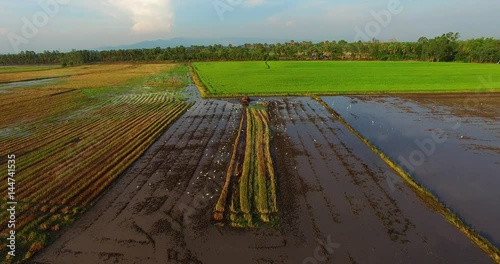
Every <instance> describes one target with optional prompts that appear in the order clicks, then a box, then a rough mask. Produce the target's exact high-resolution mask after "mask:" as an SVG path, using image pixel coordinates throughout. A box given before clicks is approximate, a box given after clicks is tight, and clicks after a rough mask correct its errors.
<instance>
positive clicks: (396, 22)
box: [0, 0, 500, 53]
mask: <svg viewBox="0 0 500 264" xmlns="http://www.w3.org/2000/svg"><path fill="white" fill-rule="evenodd" d="M230 3H231V4H230ZM0 8H1V9H2V10H8V11H7V12H5V13H4V14H2V18H0V19H1V24H0V53H17V52H18V51H22V50H34V51H37V52H40V51H43V50H62V51H64V50H71V49H96V48H99V47H110V46H120V45H126V44H132V43H137V42H141V41H148V40H157V39H171V38H179V37H183V38H212V39H218V38H262V39H284V40H285V39H286V40H291V39H298V40H311V41H323V40H346V41H348V42H352V41H357V40H360V39H361V40H368V38H370V39H371V37H375V38H376V39H379V40H382V41H387V40H389V39H397V40H399V41H416V40H418V38H419V37H421V36H426V37H434V36H438V35H441V34H443V33H446V32H459V33H460V34H461V36H462V37H461V39H470V38H477V37H493V38H500V31H498V29H497V28H496V25H498V24H500V16H498V14H496V10H498V9H499V8H500V2H498V1H494V0H485V1H483V2H482V4H481V5H478V4H477V3H474V2H469V1H463V0H459V1H449V0H446V1H440V2H439V3H436V2H432V1H430V0H422V1H419V2H417V1H411V0H401V1H397V0H372V1H346V0H339V1H326V0H291V1H284V0H210V1H202V0H184V1H174V0H145V1H136V0H103V1H98V0H88V1H76V0H27V1H23V2H20V1H16V2H11V1H8V0H0ZM360 32H361V33H360Z"/></svg>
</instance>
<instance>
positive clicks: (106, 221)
mask: <svg viewBox="0 0 500 264" xmlns="http://www.w3.org/2000/svg"><path fill="white" fill-rule="evenodd" d="M266 101H268V103H267V111H268V113H269V117H270V122H269V125H270V130H271V154H272V157H273V161H274V169H275V173H276V177H277V182H276V185H277V203H278V205H277V208H278V214H279V217H278V219H279V223H278V224H277V226H275V227H271V226H266V225H264V226H262V227H258V228H235V227H230V226H228V225H221V224H220V223H217V222H216V221H214V219H213V209H214V207H215V205H216V202H217V199H218V198H219V195H220V193H221V190H222V188H223V186H224V182H225V179H226V172H227V170H228V165H229V162H230V159H231V155H232V150H233V144H234V142H235V138H236V136H237V134H238V129H240V120H241V115H242V114H244V113H245V110H244V108H243V107H242V106H241V105H240V104H238V103H231V102H228V101H222V100H198V101H197V102H196V103H195V104H194V105H193V106H192V107H191V108H190V109H189V111H188V112H187V113H186V114H185V115H183V116H182V117H181V118H179V119H178V120H177V121H176V122H175V123H173V124H172V125H171V126H170V127H169V129H168V130H167V131H166V132H165V133H164V134H163V135H162V136H161V137H160V139H159V140H158V141H157V142H156V143H155V144H153V145H152V146H151V148H150V149H149V150H148V151H147V152H146V153H145V154H144V155H143V156H142V157H141V158H140V159H138V160H137V161H136V162H135V164H134V165H133V166H132V167H131V168H129V169H128V170H127V172H126V173H125V174H124V175H122V176H121V177H120V178H119V180H118V181H117V182H116V183H115V184H114V185H113V186H112V187H111V188H110V189H109V191H108V192H106V194H105V195H103V196H102V197H101V199H100V200H99V201H98V202H97V203H96V204H95V205H94V207H93V208H92V209H90V210H89V211H88V212H87V213H86V214H85V215H84V216H83V217H82V218H81V219H80V220H78V221H77V222H76V223H75V224H74V225H73V227H72V228H71V229H69V230H67V231H66V232H64V233H63V234H62V236H61V237H60V238H59V239H58V240H56V241H55V242H54V243H53V244H52V245H51V246H49V247H47V248H46V249H45V250H44V251H43V252H42V253H41V254H39V255H37V256H36V257H35V258H34V259H33V260H32V263H73V264H76V263H492V260H491V259H490V258H489V257H488V256H487V255H486V254H484V253H483V252H482V251H481V250H480V249H479V248H478V247H477V246H475V245H474V244H472V243H471V242H470V240H469V239H468V238H467V237H466V236H465V235H463V234H462V233H460V231H458V230H457V229H456V228H455V227H453V226H452V225H451V224H449V223H447V222H446V220H445V219H444V218H443V217H442V216H441V215H439V214H437V213H435V212H433V211H431V210H430V209H429V208H428V207H427V206H426V205H425V204H424V203H423V202H422V201H421V200H420V199H419V198H418V197H417V195H416V194H415V193H414V192H413V191H412V189H410V188H409V187H407V185H406V184H405V183H403V182H402V180H400V179H399V178H398V177H399V176H397V175H396V174H395V173H394V172H392V170H391V169H390V168H389V167H388V166H387V165H386V163H385V162H384V161H382V160H381V159H380V158H379V157H378V156H377V155H376V154H374V153H373V152H372V151H371V150H370V149H369V148H368V147H367V146H366V145H364V143H363V142H362V141H361V140H360V139H359V138H357V137H356V136H355V135H354V134H352V132H350V131H349V130H348V129H347V128H346V127H345V126H344V125H343V124H342V123H341V122H339V121H338V120H336V119H335V118H334V117H333V116H332V115H331V114H330V112H329V111H328V110H327V109H325V108H324V107H323V106H322V105H320V104H319V103H318V102H316V101H314V100H313V99H310V98H276V99H267V100H266Z"/></svg>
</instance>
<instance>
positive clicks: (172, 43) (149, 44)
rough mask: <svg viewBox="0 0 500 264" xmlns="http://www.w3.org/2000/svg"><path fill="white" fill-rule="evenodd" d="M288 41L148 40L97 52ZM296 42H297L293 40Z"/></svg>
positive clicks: (105, 48)
mask: <svg viewBox="0 0 500 264" xmlns="http://www.w3.org/2000/svg"><path fill="white" fill-rule="evenodd" d="M288 41H290V40H284V39H268V38H213V39H212V38H172V39H158V40H148V41H142V42H138V43H134V44H129V45H120V46H114V47H102V48H97V50H118V49H153V48H156V47H160V48H168V47H170V48H173V47H177V46H184V47H190V46H193V45H194V46H208V45H215V44H220V45H224V46H227V45H229V44H231V45H233V46H239V45H243V44H245V43H250V44H253V43H267V44H274V43H278V42H279V43H285V42H288ZM295 41H298V40H295Z"/></svg>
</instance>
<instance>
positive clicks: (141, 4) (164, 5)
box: [108, 0, 173, 34]
mask: <svg viewBox="0 0 500 264" xmlns="http://www.w3.org/2000/svg"><path fill="white" fill-rule="evenodd" d="M108 4H109V6H110V7H114V8H118V9H120V10H122V11H123V12H125V14H128V15H129V16H130V19H131V20H132V21H133V26H132V28H131V30H132V31H133V32H134V33H138V34H149V33H159V32H169V31H170V30H171V28H172V21H173V12H172V6H171V0H108Z"/></svg>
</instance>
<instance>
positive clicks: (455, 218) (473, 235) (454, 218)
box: [313, 97, 500, 263]
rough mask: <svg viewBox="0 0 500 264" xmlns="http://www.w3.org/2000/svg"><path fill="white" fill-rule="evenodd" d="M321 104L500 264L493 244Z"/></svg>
mask: <svg viewBox="0 0 500 264" xmlns="http://www.w3.org/2000/svg"><path fill="white" fill-rule="evenodd" d="M313 99H314V100H316V101H317V102H318V103H319V104H321V105H322V106H323V107H324V108H325V109H326V110H327V111H328V112H330V113H331V114H332V115H333V116H334V117H335V118H337V119H338V120H340V122H341V123H342V124H344V125H345V126H346V127H347V128H348V129H349V130H350V131H351V132H352V133H354V135H356V136H357V137H358V138H359V139H361V141H363V142H364V143H365V144H366V145H367V146H368V147H369V148H370V149H371V150H372V151H373V152H374V153H376V154H378V155H379V156H380V158H382V160H384V161H385V162H386V163H387V164H388V165H389V167H391V168H392V169H393V170H394V171H396V172H397V173H398V174H399V175H400V176H401V178H403V180H404V181H405V182H406V183H407V184H408V185H410V186H411V188H412V189H413V190H414V191H415V193H416V194H417V196H418V197H419V198H420V199H422V200H423V201H424V202H425V203H426V204H427V206H429V207H430V208H431V209H433V210H435V211H436V212H438V213H440V214H441V215H443V216H444V218H445V219H446V220H447V221H448V222H450V223H451V224H452V225H454V226H455V227H456V228H458V229H459V230H460V231H461V232H463V233H464V234H465V235H466V236H467V237H469V239H471V240H472V241H473V242H474V243H475V244H476V245H477V246H478V247H479V248H481V249H482V250H483V251H484V252H485V253H486V254H488V255H489V256H490V257H491V258H492V259H493V260H494V261H495V262H496V263H500V250H499V249H498V248H496V247H495V246H494V245H493V244H491V243H490V242H489V241H488V240H487V239H486V238H484V237H482V236H481V235H480V234H478V233H477V232H476V231H475V230H474V229H472V228H471V227H469V226H467V225H466V224H465V223H464V222H463V221H462V220H461V219H460V217H458V216H457V215H456V214H455V213H453V212H452V211H451V210H450V209H449V208H447V207H446V206H445V205H444V204H442V203H441V202H440V201H439V199H438V198H437V197H436V196H435V195H434V194H432V193H431V192H430V191H429V190H427V189H426V188H424V187H423V186H422V185H420V184H418V183H417V182H415V181H414V180H413V178H412V177H411V175H410V174H408V173H407V172H406V171H405V170H404V169H403V168H401V166H399V165H398V164H397V163H396V162H395V161H393V160H392V159H391V158H389V157H388V156H387V155H385V154H384V153H383V152H382V151H380V150H379V149H378V148H377V147H376V146H375V145H373V144H372V143H371V142H370V141H368V140H367V139H366V138H364V137H363V136H362V135H361V134H359V133H358V131H356V130H355V129H354V128H353V127H352V126H351V125H349V123H347V122H346V121H345V120H344V119H343V118H342V117H341V116H340V115H339V114H338V113H337V112H335V110H333V109H332V108H330V107H329V106H328V105H327V104H326V103H325V102H324V101H323V100H321V99H320V98H318V97H313Z"/></svg>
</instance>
